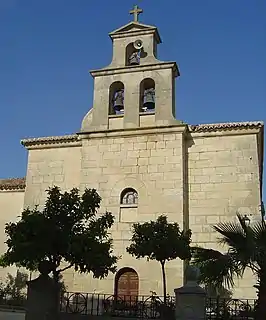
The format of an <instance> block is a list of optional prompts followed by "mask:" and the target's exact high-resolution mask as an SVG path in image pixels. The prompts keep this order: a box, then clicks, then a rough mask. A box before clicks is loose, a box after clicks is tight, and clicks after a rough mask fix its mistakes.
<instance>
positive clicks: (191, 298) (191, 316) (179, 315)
mask: <svg viewBox="0 0 266 320" xmlns="http://www.w3.org/2000/svg"><path fill="white" fill-rule="evenodd" d="M186 274H187V280H188V281H187V283H186V284H185V285H184V286H183V287H181V288H178V289H175V297H176V313H175V318H176V320H204V319H205V317H206V291H205V290H204V289H203V288H201V287H200V286H199V285H198V283H197V278H198V271H197V269H195V268H194V267H191V266H189V267H188V268H187V273H186Z"/></svg>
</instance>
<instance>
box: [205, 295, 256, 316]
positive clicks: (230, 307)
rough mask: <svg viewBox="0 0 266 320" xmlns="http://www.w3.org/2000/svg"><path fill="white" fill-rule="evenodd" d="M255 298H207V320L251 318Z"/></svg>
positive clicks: (254, 306)
mask: <svg viewBox="0 0 266 320" xmlns="http://www.w3.org/2000/svg"><path fill="white" fill-rule="evenodd" d="M255 308H256V300H244V299H243V300H242V299H241V300H239V299H221V298H214V299H213V298H208V299H207V301H206V319H207V320H253V319H254V312H255Z"/></svg>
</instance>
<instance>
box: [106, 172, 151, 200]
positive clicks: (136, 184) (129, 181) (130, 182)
mask: <svg viewBox="0 0 266 320" xmlns="http://www.w3.org/2000/svg"><path fill="white" fill-rule="evenodd" d="M127 188H132V189H134V190H136V192H137V193H138V203H139V204H140V203H141V204H144V205H145V204H146V202H147V201H148V192H147V187H146V185H145V184H144V182H143V181H141V180H140V179H138V178H137V177H135V176H134V177H133V176H126V177H125V178H123V179H121V180H118V181H117V182H116V183H115V185H114V187H113V189H112V190H111V193H110V197H113V198H114V197H115V198H117V204H118V205H120V200H121V198H120V196H121V192H122V191H123V190H125V189H127Z"/></svg>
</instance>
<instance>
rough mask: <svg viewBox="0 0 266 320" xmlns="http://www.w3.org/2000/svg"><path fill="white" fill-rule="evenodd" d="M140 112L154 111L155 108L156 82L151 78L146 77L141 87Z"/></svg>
mask: <svg viewBox="0 0 266 320" xmlns="http://www.w3.org/2000/svg"><path fill="white" fill-rule="evenodd" d="M139 89H140V90H139V93H140V96H139V107H140V112H154V110H155V82H154V80H153V79H151V78H145V79H143V80H142V81H141V83H140V88H139Z"/></svg>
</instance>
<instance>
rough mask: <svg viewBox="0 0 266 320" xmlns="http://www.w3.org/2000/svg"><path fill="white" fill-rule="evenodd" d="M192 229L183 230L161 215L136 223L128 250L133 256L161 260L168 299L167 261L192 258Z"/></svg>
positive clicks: (164, 286) (164, 289) (164, 288)
mask: <svg viewBox="0 0 266 320" xmlns="http://www.w3.org/2000/svg"><path fill="white" fill-rule="evenodd" d="M190 242H191V231H190V230H186V231H181V230H180V227H179V225H178V223H169V222H168V221H167V217H166V216H164V215H161V216H159V217H158V219H157V220H156V221H150V222H145V223H142V224H141V223H135V224H134V225H133V235H132V238H131V244H130V246H129V247H128V248H127V252H128V253H130V254H131V255H132V256H134V257H136V258H137V259H139V258H147V259H148V260H156V261H158V262H160V264H161V267H162V274H163V291H164V292H163V294H164V299H165V300H166V278H165V263H166V262H167V261H170V260H174V259H177V258H180V259H181V260H187V259H190Z"/></svg>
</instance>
